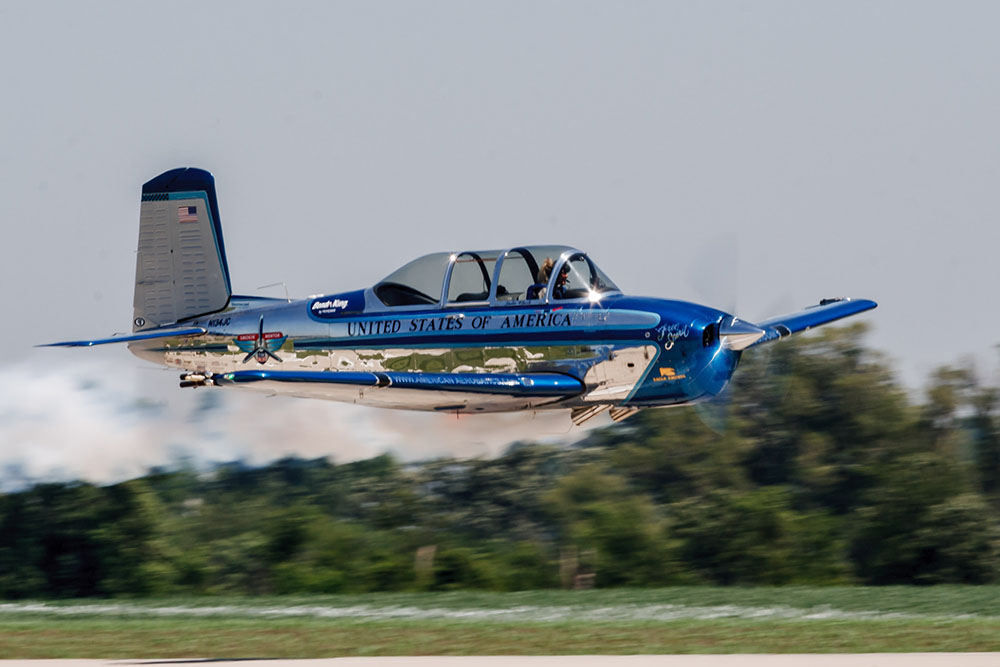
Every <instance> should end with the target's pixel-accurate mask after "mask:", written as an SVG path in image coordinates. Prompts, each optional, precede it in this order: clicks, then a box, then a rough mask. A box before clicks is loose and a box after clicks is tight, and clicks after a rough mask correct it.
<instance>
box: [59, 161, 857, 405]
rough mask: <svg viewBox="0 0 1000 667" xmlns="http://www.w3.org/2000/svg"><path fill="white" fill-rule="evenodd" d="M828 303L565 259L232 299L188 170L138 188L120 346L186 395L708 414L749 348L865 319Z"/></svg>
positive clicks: (411, 266)
mask: <svg viewBox="0 0 1000 667" xmlns="http://www.w3.org/2000/svg"><path fill="white" fill-rule="evenodd" d="M876 306H877V304H876V303H875V302H874V301H871V300H868V299H850V298H835V299H823V300H822V301H820V302H819V303H818V304H816V305H813V306H809V307H807V308H804V309H802V310H800V311H798V312H794V313H790V314H788V315H782V316H778V317H772V318H768V319H766V320H763V321H760V322H756V323H753V322H748V321H746V320H743V319H740V318H738V317H736V316H734V315H732V314H729V313H726V312H723V311H721V310H718V309H716V308H711V307H709V306H704V305H699V304H695V303H689V302H685V301H676V300H669V299H660V298H651V297H640V296H628V295H626V294H623V293H622V292H621V291H620V290H619V289H618V287H617V286H616V285H615V284H614V283H613V282H612V281H611V279H610V278H609V277H608V276H607V275H605V274H604V272H603V271H601V270H600V269H599V268H598V267H597V265H596V264H595V263H594V262H593V260H592V259H591V258H590V256H589V255H588V254H586V253H585V252H583V251H581V250H578V249H576V248H572V247H569V246H561V245H527V246H514V247H510V248H505V249H500V250H485V251H482V250H476V251H470V250H465V251H457V252H438V253H433V254H430V255H425V256H423V257H419V258H417V259H415V260H413V261H411V262H409V263H408V264H405V265H404V266H402V267H401V268H399V269H397V270H396V271H394V272H393V273H391V274H389V275H388V276H387V277H386V278H384V279H383V280H381V281H379V282H378V283H376V284H375V285H373V286H371V287H368V288H365V289H359V290H354V291H347V292H334V293H329V294H319V295H314V296H311V297H308V298H306V299H298V300H291V299H280V298H269V297H260V296H241V295H236V294H233V293H232V287H231V283H230V277H229V266H228V262H227V260H226V251H225V246H224V245H223V239H222V226H221V222H220V218H219V206H218V201H217V198H216V191H215V179H214V177H213V176H212V174H210V173H209V172H207V171H204V170H202V169H197V168H193V167H182V168H179V169H173V170H170V171H167V172H164V173H162V174H160V175H159V176H157V177H155V178H153V179H152V180H150V181H148V182H147V183H145V184H144V185H143V186H142V199H141V204H140V216H139V243H138V257H137V260H136V274H135V295H134V301H133V307H134V318H133V321H132V334H130V335H116V336H113V337H110V338H103V339H96V340H78V341H65V342H60V343H51V344H49V346H59V347H80V346H94V345H105V344H112V343H125V344H127V345H128V348H129V350H130V351H131V352H132V353H133V354H135V355H136V356H138V357H140V358H141V359H145V360H148V361H151V362H154V363H157V364H161V365H164V366H167V367H169V368H173V369H177V370H178V371H180V372H181V375H180V378H181V382H180V385H181V386H182V387H205V386H212V387H236V388H245V389H254V390H259V391H264V392H267V393H270V394H286V395H290V396H297V397H307V398H319V399H328V400H335V401H345V402H349V403H356V404H362V405H372V406H378V407H384V408H398V409H407V410H429V411H437V412H446V413H457V414H478V413H491V412H509V411H521V410H530V411H534V410H553V409H556V410H560V409H561V410H569V411H570V415H571V418H572V421H573V423H575V424H577V425H579V424H582V423H584V422H586V421H587V420H589V419H592V418H593V417H595V416H596V415H598V414H601V413H602V412H604V411H608V413H609V415H610V417H611V419H612V420H614V421H616V422H618V421H621V420H623V419H626V418H628V417H630V416H632V415H634V414H636V413H637V412H639V411H640V410H643V409H646V408H656V407H665V406H678V405H688V404H692V403H698V402H702V401H707V400H711V399H712V398H714V397H716V396H717V395H718V394H719V393H720V392H722V391H723V389H724V388H725V387H726V385H727V384H728V383H729V380H730V378H731V377H732V375H733V372H734V371H735V370H736V367H737V365H738V364H739V361H740V357H741V355H742V354H743V352H745V351H746V350H749V349H752V348H756V347H759V346H761V345H765V344H770V343H773V342H775V341H778V340H780V339H783V338H786V337H788V336H791V335H792V334H796V333H799V332H802V331H806V330H808V329H811V328H813V327H816V326H819V325H822V324H827V323H829V322H833V321H835V320H839V319H841V318H844V317H848V316H851V315H856V314H858V313H862V312H864V311H867V310H870V309H872V308H875V307H876Z"/></svg>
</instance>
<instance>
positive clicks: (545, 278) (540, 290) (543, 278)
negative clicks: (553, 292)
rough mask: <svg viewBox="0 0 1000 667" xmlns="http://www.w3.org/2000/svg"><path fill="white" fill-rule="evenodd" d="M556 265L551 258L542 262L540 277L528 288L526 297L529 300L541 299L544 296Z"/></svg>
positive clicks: (536, 277)
mask: <svg viewBox="0 0 1000 667" xmlns="http://www.w3.org/2000/svg"><path fill="white" fill-rule="evenodd" d="M555 265H556V263H555V262H554V261H553V260H552V258H551V257H546V258H545V260H544V261H543V262H542V266H541V267H540V268H539V269H538V275H537V276H535V284H534V285H532V286H531V287H529V288H528V290H527V292H526V293H525V297H526V298H528V299H539V298H541V296H542V294H544V293H545V287H546V285H548V284H549V276H551V275H552V268H553V267H554V266H555Z"/></svg>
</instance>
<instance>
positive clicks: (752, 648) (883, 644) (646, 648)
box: [0, 618, 1000, 659]
mask: <svg viewBox="0 0 1000 667" xmlns="http://www.w3.org/2000/svg"><path fill="white" fill-rule="evenodd" d="M911 651H958V652H962V651H1000V620H997V619H975V618H969V619H954V620H938V621H929V620H924V619H920V620H913V619H907V620H875V621H870V620H869V621H853V620H851V621H844V620H839V621H815V620H811V621H736V620H729V619H724V620H711V621H672V622H659V623H657V622H637V623H627V622H618V623H597V624H593V623H591V624H579V623H535V624H517V623H515V624H511V623H471V622H445V621H435V622H414V621H404V622H390V621H370V622H356V621H346V622H345V621H320V620H313V619H280V620H267V619H239V620H232V619H228V620H215V619H192V618H188V619H178V618H165V619H148V618H144V619H134V620H131V619H121V618H115V619H93V618H87V619H80V618H58V619H44V620H42V619H35V620H23V619H20V620H11V621H3V622H0V656H3V657H4V658H8V659H11V658H15V659H29V658H106V659H124V658H193V657H199V658H313V657H338V656H373V655H573V654H619V655H621V654H651V653H652V654H664V653H877V652H911Z"/></svg>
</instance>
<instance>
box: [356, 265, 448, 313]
mask: <svg viewBox="0 0 1000 667" xmlns="http://www.w3.org/2000/svg"><path fill="white" fill-rule="evenodd" d="M450 261H451V255H450V254H449V253H446V252H437V253H434V254H432V255H424V256H423V257H418V258H417V259H415V260H413V261H412V262H410V263H409V264H405V265H404V266H402V267H401V268H399V269H397V270H395V271H393V272H392V273H391V274H389V275H388V276H386V277H385V279H383V280H382V281H381V282H379V283H378V284H377V285H375V287H374V290H375V296H377V297H378V298H379V300H380V301H381V302H382V303H384V304H385V305H387V306H435V305H437V304H438V302H439V301H440V300H441V284H442V283H443V282H444V274H445V271H447V270H448V263H449V262H450Z"/></svg>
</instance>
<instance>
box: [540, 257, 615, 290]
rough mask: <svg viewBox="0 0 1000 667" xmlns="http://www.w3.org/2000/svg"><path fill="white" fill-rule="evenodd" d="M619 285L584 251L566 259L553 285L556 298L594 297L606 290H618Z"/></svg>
mask: <svg viewBox="0 0 1000 667" xmlns="http://www.w3.org/2000/svg"><path fill="white" fill-rule="evenodd" d="M617 291H618V287H617V286H616V285H615V284H614V283H613V282H611V279H610V278H608V277H607V276H606V275H604V272H603V271H601V270H600V269H599V268H597V265H596V264H594V263H593V262H592V261H591V260H590V258H589V257H587V256H586V255H585V254H583V253H582V252H580V253H576V254H575V255H572V256H571V257H570V258H569V259H567V260H566V263H565V264H563V265H562V268H561V269H560V270H559V275H558V276H556V280H555V283H554V284H553V286H552V298H554V299H580V298H583V297H589V298H591V299H594V298H595V297H597V296H598V295H600V294H603V293H605V292H617Z"/></svg>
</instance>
